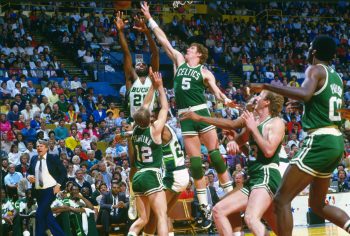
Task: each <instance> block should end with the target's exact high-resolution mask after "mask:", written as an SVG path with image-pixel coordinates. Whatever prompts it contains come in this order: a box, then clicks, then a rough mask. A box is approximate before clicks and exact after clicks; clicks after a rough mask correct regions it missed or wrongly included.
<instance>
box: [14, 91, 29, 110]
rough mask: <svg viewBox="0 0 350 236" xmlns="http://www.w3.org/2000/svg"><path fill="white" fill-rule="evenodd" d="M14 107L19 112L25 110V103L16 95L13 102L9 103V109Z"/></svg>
mask: <svg viewBox="0 0 350 236" xmlns="http://www.w3.org/2000/svg"><path fill="white" fill-rule="evenodd" d="M14 105H17V106H18V110H19V111H22V110H24V109H25V106H26V102H25V101H23V100H22V98H21V95H20V94H17V95H16V96H15V100H14V101H13V102H12V103H11V108H12V107H13V106H14Z"/></svg>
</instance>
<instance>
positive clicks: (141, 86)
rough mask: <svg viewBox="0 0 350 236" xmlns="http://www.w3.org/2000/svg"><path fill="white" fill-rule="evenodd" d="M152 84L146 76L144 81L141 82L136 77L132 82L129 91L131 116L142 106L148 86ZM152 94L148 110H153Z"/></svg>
mask: <svg viewBox="0 0 350 236" xmlns="http://www.w3.org/2000/svg"><path fill="white" fill-rule="evenodd" d="M151 85H152V81H151V79H150V78H149V77H148V76H147V77H146V79H145V81H144V83H142V82H141V80H140V78H139V77H137V79H136V80H135V81H134V83H133V84H132V87H131V89H130V92H129V102H130V116H131V117H132V116H133V115H134V113H135V112H136V111H137V110H138V109H139V108H140V107H141V106H142V104H143V101H144V99H145V97H146V95H147V93H148V90H149V88H150V87H151ZM154 97H155V96H154V95H153V99H152V102H151V105H150V111H152V110H153V104H154Z"/></svg>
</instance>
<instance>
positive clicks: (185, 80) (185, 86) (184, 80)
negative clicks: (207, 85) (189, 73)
mask: <svg viewBox="0 0 350 236" xmlns="http://www.w3.org/2000/svg"><path fill="white" fill-rule="evenodd" d="M181 88H182V90H189V89H190V88H191V78H188V77H183V78H182V85H181Z"/></svg>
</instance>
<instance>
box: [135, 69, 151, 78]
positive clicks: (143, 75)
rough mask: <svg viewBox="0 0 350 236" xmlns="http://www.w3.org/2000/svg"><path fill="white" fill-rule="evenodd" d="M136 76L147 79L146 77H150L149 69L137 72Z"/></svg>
mask: <svg viewBox="0 0 350 236" xmlns="http://www.w3.org/2000/svg"><path fill="white" fill-rule="evenodd" d="M136 74H137V76H138V77H146V76H148V71H147V69H145V70H137V71H136Z"/></svg>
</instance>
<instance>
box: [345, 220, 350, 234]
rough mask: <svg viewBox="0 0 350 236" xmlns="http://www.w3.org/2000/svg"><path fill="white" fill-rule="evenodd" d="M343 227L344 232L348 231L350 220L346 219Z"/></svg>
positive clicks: (349, 229)
mask: <svg viewBox="0 0 350 236" xmlns="http://www.w3.org/2000/svg"><path fill="white" fill-rule="evenodd" d="M343 229H344V230H345V231H346V232H348V233H350V220H348V221H347V222H346V223H345V225H344V227H343Z"/></svg>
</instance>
